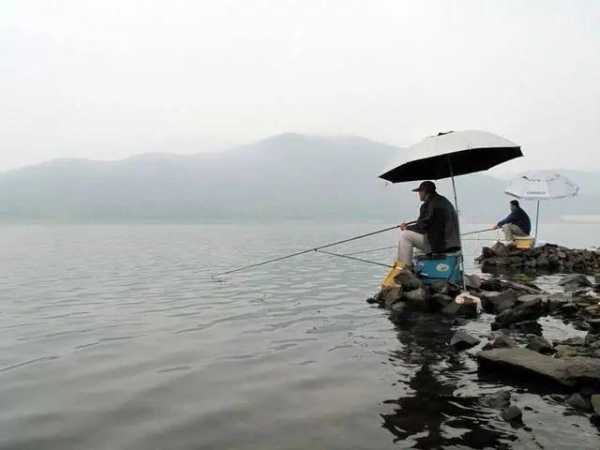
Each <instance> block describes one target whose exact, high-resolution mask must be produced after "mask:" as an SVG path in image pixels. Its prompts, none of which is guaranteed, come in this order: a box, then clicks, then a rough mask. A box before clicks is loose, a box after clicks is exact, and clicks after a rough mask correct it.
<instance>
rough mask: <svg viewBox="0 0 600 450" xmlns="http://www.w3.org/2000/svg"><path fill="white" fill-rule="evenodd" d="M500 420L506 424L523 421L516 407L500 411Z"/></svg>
mask: <svg viewBox="0 0 600 450" xmlns="http://www.w3.org/2000/svg"><path fill="white" fill-rule="evenodd" d="M502 418H503V419H504V420H506V421H507V422H520V421H522V420H523V413H522V412H521V410H520V409H519V407H518V406H515V405H512V406H509V407H508V408H505V409H503V410H502Z"/></svg>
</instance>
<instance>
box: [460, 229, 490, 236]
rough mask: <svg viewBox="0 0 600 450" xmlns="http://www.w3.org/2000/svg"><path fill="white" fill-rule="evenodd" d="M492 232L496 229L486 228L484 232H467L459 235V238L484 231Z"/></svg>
mask: <svg viewBox="0 0 600 450" xmlns="http://www.w3.org/2000/svg"><path fill="white" fill-rule="evenodd" d="M494 230H496V228H486V229H485V230H476V231H469V232H468V233H463V234H461V236H470V235H471V234H479V233H485V232H486V231H494Z"/></svg>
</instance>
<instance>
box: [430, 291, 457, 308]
mask: <svg viewBox="0 0 600 450" xmlns="http://www.w3.org/2000/svg"><path fill="white" fill-rule="evenodd" d="M453 301H454V299H453V298H452V297H450V296H449V295H445V294H433V295H432V296H431V306H432V307H433V309H435V310H439V309H443V308H445V307H446V306H448V305H449V304H450V303H452V302H453Z"/></svg>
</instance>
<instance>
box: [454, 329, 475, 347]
mask: <svg viewBox="0 0 600 450" xmlns="http://www.w3.org/2000/svg"><path fill="white" fill-rule="evenodd" d="M479 342H481V341H480V340H479V339H477V338H476V337H473V336H471V335H470V334H469V333H467V332H466V331H463V330H458V331H457V332H456V333H454V336H452V339H450V346H451V347H453V348H454V349H455V350H458V351H460V350H466V349H468V348H471V347H475V346H476V345H477V344H479Z"/></svg>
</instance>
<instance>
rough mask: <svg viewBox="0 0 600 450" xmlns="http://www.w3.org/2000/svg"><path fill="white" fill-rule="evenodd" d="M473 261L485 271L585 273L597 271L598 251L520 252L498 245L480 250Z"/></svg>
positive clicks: (542, 249) (546, 249) (550, 247)
mask: <svg viewBox="0 0 600 450" xmlns="http://www.w3.org/2000/svg"><path fill="white" fill-rule="evenodd" d="M476 261H477V262H478V263H480V264H481V269H482V271H484V272H496V271H498V270H502V269H503V270H507V269H508V270H527V271H543V272H579V273H587V274H592V273H598V272H600V252H599V251H597V250H582V249H570V248H566V247H561V246H558V245H554V244H546V245H543V246H540V247H534V248H531V249H526V250H523V249H518V248H516V247H515V246H514V245H512V244H510V245H505V244H503V243H501V242H497V243H496V244H494V245H493V246H492V247H483V249H482V252H481V256H479V257H478V258H477V260H476Z"/></svg>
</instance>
